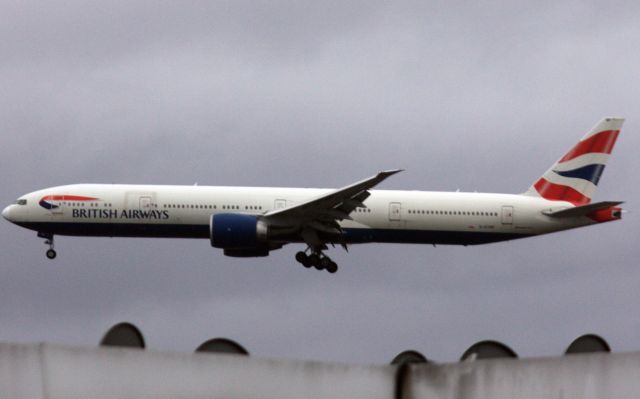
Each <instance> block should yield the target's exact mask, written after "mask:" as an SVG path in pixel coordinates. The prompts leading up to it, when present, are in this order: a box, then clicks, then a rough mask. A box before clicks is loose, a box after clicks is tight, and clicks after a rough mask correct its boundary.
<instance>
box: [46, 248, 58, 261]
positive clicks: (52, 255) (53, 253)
mask: <svg viewBox="0 0 640 399" xmlns="http://www.w3.org/2000/svg"><path fill="white" fill-rule="evenodd" d="M56 255H57V253H56V251H54V250H53V249H50V250H48V251H47V258H49V259H55V258H56Z"/></svg>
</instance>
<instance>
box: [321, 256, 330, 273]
mask: <svg viewBox="0 0 640 399" xmlns="http://www.w3.org/2000/svg"><path fill="white" fill-rule="evenodd" d="M331 263H333V262H331V259H329V258H328V257H326V256H325V257H324V258H322V259H320V269H318V270H322V269H325V270H329V267H330V266H331Z"/></svg>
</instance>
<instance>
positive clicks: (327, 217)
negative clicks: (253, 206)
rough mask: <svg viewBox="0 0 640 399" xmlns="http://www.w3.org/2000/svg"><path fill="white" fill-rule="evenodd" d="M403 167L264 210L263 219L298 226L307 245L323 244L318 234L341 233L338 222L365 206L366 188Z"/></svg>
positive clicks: (277, 223)
mask: <svg viewBox="0 0 640 399" xmlns="http://www.w3.org/2000/svg"><path fill="white" fill-rule="evenodd" d="M401 171H402V169H394V170H386V171H382V172H380V173H378V174H377V175H375V176H372V177H369V178H368V179H364V180H362V181H359V182H356V183H353V184H350V185H348V186H346V187H343V188H339V189H337V190H335V191H332V192H330V193H328V194H325V195H322V196H320V197H317V198H313V199H311V200H309V201H306V202H303V203H301V204H297V205H294V206H292V207H289V208H283V209H277V210H273V211H271V212H268V213H266V214H265V215H264V216H263V220H265V221H266V222H268V223H269V224H270V225H273V226H281V227H292V228H296V229H300V233H301V235H302V238H303V240H304V241H305V242H306V243H307V244H308V245H310V246H315V247H317V246H322V245H324V242H323V241H322V240H321V239H320V238H319V237H318V233H328V234H341V233H342V231H341V230H340V227H339V225H338V221H340V220H344V219H351V217H350V216H349V214H350V213H351V212H352V211H353V210H354V209H356V208H357V207H365V205H364V204H363V201H364V200H365V199H367V197H369V195H370V193H369V191H368V190H369V189H371V188H372V187H374V186H376V185H377V184H379V183H380V182H382V181H383V180H385V179H386V178H387V177H389V176H391V175H394V174H396V173H398V172H401Z"/></svg>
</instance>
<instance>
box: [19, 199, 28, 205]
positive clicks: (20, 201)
mask: <svg viewBox="0 0 640 399" xmlns="http://www.w3.org/2000/svg"><path fill="white" fill-rule="evenodd" d="M16 204H18V205H27V200H26V199H19V200H17V201H16Z"/></svg>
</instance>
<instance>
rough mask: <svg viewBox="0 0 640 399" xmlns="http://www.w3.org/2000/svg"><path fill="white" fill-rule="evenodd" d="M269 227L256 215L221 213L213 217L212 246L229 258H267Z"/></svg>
mask: <svg viewBox="0 0 640 399" xmlns="http://www.w3.org/2000/svg"><path fill="white" fill-rule="evenodd" d="M268 233H269V226H268V225H267V223H265V222H264V221H263V220H260V218H259V217H258V216H256V215H243V214H239V213H219V214H216V215H213V216H211V222H210V223H209V238H210V239H211V246H213V247H216V248H222V249H224V253H225V255H227V256H240V257H247V256H267V255H268V254H269V241H268Z"/></svg>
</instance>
